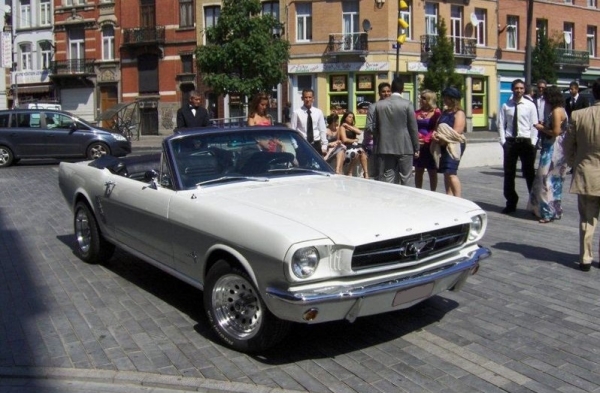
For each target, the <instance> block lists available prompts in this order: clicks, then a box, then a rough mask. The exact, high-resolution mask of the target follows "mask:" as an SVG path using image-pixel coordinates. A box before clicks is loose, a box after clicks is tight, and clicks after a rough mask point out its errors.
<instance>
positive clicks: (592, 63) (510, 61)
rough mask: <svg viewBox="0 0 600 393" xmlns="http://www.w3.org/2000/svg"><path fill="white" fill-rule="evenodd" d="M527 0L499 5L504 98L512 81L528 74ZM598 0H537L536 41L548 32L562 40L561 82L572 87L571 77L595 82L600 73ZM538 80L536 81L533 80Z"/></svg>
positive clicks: (583, 83)
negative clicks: (526, 50) (525, 67)
mask: <svg viewBox="0 0 600 393" xmlns="http://www.w3.org/2000/svg"><path fill="white" fill-rule="evenodd" d="M526 9H527V2H526V0H502V2H501V3H500V6H499V8H498V37H499V39H498V44H499V46H498V54H499V55H498V63H497V69H498V78H499V85H500V91H501V93H500V94H501V98H500V100H501V102H504V101H506V100H507V99H508V98H509V97H510V94H511V92H510V83H511V82H512V81H513V80H514V79H516V78H522V79H523V78H524V74H525V71H524V65H525V49H526V47H527V15H526V12H525V11H526ZM599 18H600V10H599V9H598V0H549V1H534V3H533V19H532V26H531V29H532V30H531V31H532V38H531V40H532V43H531V44H532V45H533V46H535V44H536V40H537V36H538V34H540V32H545V33H546V34H548V37H549V38H551V39H553V40H555V41H556V42H559V43H560V47H559V48H558V49H557V57H558V61H557V64H556V67H557V76H558V80H557V83H556V84H557V85H558V86H559V87H562V88H565V89H566V88H568V86H569V83H570V82H571V81H574V80H575V81H578V82H579V84H580V86H584V87H585V86H591V83H592V81H593V80H594V79H596V78H598V77H600V59H599V58H598V28H597V21H598V19H599ZM531 82H532V83H533V84H535V81H531Z"/></svg>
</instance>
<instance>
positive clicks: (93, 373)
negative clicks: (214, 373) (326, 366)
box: [0, 367, 305, 393]
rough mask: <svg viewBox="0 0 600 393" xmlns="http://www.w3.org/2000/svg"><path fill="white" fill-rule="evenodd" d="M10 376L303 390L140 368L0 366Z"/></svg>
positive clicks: (258, 391)
mask: <svg viewBox="0 0 600 393" xmlns="http://www.w3.org/2000/svg"><path fill="white" fill-rule="evenodd" d="M7 379H27V380H35V379H43V380H62V381H79V382H97V383H107V384H113V385H122V386H123V387H127V386H132V385H135V386H144V387H152V388H163V389H176V390H180V391H181V390H183V391H191V392H194V391H207V390H208V391H223V392H239V393H300V391H298V390H289V389H281V388H271V387H267V386H259V385H252V384H249V383H242V382H229V381H218V380H213V379H204V378H198V377H184V376H181V375H162V374H153V373H145V372H136V371H110V370H83V369H70V368H56V367H23V368H17V367H0V380H7ZM0 386H2V385H0ZM302 393H305V392H302Z"/></svg>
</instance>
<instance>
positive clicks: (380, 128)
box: [367, 78, 419, 185]
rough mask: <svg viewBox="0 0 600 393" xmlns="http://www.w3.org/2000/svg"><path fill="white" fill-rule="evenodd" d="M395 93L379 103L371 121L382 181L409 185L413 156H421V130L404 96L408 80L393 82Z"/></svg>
mask: <svg viewBox="0 0 600 393" xmlns="http://www.w3.org/2000/svg"><path fill="white" fill-rule="evenodd" d="M391 88H392V95H391V96H390V98H388V99H385V100H379V101H378V102H377V104H375V112H374V116H373V119H372V120H371V124H367V128H368V129H370V130H371V131H372V132H373V141H374V149H375V154H376V155H377V161H378V166H379V177H378V180H379V181H384V182H387V183H395V184H398V183H400V184H402V185H406V184H408V180H409V179H410V176H411V174H412V166H413V157H418V156H419V131H418V129H417V119H416V117H415V111H414V109H413V105H412V103H411V102H410V101H409V100H407V99H405V98H403V97H402V91H403V90H404V82H403V81H402V80H401V79H400V78H395V79H394V80H393V81H392V86H391Z"/></svg>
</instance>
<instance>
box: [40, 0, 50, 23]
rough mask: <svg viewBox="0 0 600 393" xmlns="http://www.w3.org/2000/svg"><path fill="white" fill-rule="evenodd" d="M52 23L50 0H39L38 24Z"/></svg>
mask: <svg viewBox="0 0 600 393" xmlns="http://www.w3.org/2000/svg"><path fill="white" fill-rule="evenodd" d="M51 24H52V8H51V7H50V0H41V1H40V25H41V26H50V25H51Z"/></svg>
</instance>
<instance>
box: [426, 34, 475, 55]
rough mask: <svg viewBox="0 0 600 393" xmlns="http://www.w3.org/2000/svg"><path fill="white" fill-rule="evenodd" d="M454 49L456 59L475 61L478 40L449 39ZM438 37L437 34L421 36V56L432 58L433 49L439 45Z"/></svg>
mask: <svg viewBox="0 0 600 393" xmlns="http://www.w3.org/2000/svg"><path fill="white" fill-rule="evenodd" d="M449 38H450V40H451V43H452V46H453V47H454V58H456V59H466V60H473V59H474V58H475V57H477V40H476V39H475V38H464V37H458V38H454V39H452V38H451V37H449ZM437 40H438V36H437V35H435V34H426V35H422V36H421V56H422V57H425V58H429V57H431V54H432V48H433V47H434V46H435V45H436V44H437Z"/></svg>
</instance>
